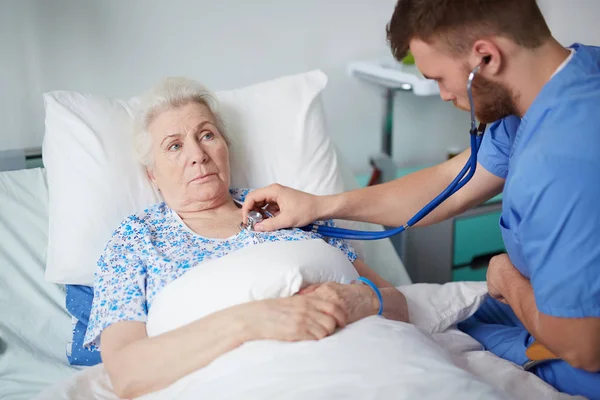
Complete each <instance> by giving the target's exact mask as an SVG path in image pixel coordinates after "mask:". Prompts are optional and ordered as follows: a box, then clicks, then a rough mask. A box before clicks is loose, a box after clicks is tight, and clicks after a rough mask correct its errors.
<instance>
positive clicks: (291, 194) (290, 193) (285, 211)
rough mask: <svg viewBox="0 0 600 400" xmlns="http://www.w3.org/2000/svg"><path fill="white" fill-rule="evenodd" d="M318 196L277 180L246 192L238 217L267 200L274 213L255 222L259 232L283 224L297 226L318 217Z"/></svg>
mask: <svg viewBox="0 0 600 400" xmlns="http://www.w3.org/2000/svg"><path fill="white" fill-rule="evenodd" d="M320 203H321V201H320V198H319V197H318V196H314V195H311V194H308V193H305V192H301V191H298V190H295V189H291V188H289V187H286V186H281V185H278V184H274V185H270V186H267V187H265V188H262V189H257V190H253V191H252V192H250V193H248V196H246V200H245V201H244V204H243V206H242V214H243V215H242V220H243V221H244V222H245V221H246V220H247V218H248V212H250V211H252V210H258V209H260V208H262V207H264V206H266V205H267V204H268V205H269V207H268V208H267V210H268V211H270V212H271V213H272V214H273V215H274V217H273V218H267V219H265V220H264V221H263V222H261V223H259V224H256V225H255V226H254V229H255V230H257V231H261V232H267V231H274V230H277V229H284V228H298V227H302V226H306V225H308V224H310V223H312V222H314V221H316V220H318V219H321V217H322V216H321V215H320V214H321V213H320V210H319V206H320Z"/></svg>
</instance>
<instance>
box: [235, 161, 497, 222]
mask: <svg viewBox="0 0 600 400" xmlns="http://www.w3.org/2000/svg"><path fill="white" fill-rule="evenodd" d="M469 156H470V150H465V151H464V152H463V153H461V154H459V155H458V156H456V157H453V158H452V159H450V160H447V161H445V162H443V163H441V164H439V165H436V166H433V167H429V168H426V169H423V170H420V171H417V172H414V173H412V174H410V175H407V176H404V177H402V178H398V179H396V180H393V181H391V182H387V183H384V184H380V185H375V186H370V187H366V188H362V189H356V190H352V191H348V192H344V193H340V194H336V195H330V196H313V195H310V194H306V193H302V192H299V191H296V190H293V189H290V188H287V187H284V186H281V185H271V186H268V187H266V188H263V189H258V190H255V191H252V192H250V193H249V194H248V196H247V198H246V201H245V202H244V205H243V208H242V209H243V212H244V219H245V218H246V216H247V213H248V211H250V210H252V209H253V208H255V207H256V206H262V205H264V204H266V203H270V204H274V203H276V204H277V205H278V207H279V213H278V214H277V213H276V214H277V215H276V216H275V217H274V218H269V219H266V220H265V221H263V222H262V223H261V224H259V225H257V227H256V228H257V230H264V231H271V230H275V229H281V228H288V227H300V226H305V225H308V224H309V223H312V222H313V221H317V220H326V219H346V220H354V221H364V222H371V223H375V224H382V225H387V226H400V225H403V224H405V223H406V222H407V221H408V220H409V219H410V218H411V217H412V216H413V215H414V214H415V213H416V212H418V211H419V210H420V209H421V208H422V207H423V206H425V205H426V204H427V203H429V202H430V201H431V200H433V199H434V198H435V197H436V196H437V195H438V194H439V193H440V192H442V191H443V190H444V189H445V188H446V187H447V186H448V185H449V184H450V182H452V180H454V178H455V177H456V176H457V175H458V173H459V172H460V171H461V170H462V168H463V167H464V165H465V163H466V162H467V160H468V158H469ZM503 185H504V179H502V178H499V177H497V176H496V175H493V174H492V173H490V172H488V171H487V170H486V169H485V168H483V167H482V166H481V165H479V164H478V166H477V169H476V172H475V174H474V176H473V178H472V179H471V180H470V181H469V183H467V184H466V185H465V186H464V187H463V188H462V189H461V190H459V191H458V192H457V193H455V194H454V195H453V196H452V197H450V198H449V199H448V200H446V201H445V202H444V203H442V204H441V205H440V206H439V207H438V208H437V209H435V210H434V211H433V212H431V213H430V214H429V215H428V216H427V217H426V218H424V219H423V220H422V221H421V222H420V223H419V224H418V225H429V224H434V223H437V222H440V221H443V220H445V219H447V218H449V217H452V216H454V215H457V214H460V213H462V212H464V211H465V210H467V209H469V208H471V207H473V206H475V205H477V204H480V203H483V202H484V201H487V200H489V199H490V198H492V197H493V196H495V195H497V194H498V193H500V192H501V191H502V187H503Z"/></svg>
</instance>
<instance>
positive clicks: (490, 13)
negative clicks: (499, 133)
mask: <svg viewBox="0 0 600 400" xmlns="http://www.w3.org/2000/svg"><path fill="white" fill-rule="evenodd" d="M387 38H388V42H389V44H390V46H391V49H392V53H393V55H394V57H395V58H396V59H397V60H402V59H403V58H404V57H405V55H406V54H407V52H408V51H409V50H410V51H411V53H412V54H413V56H414V58H415V63H416V66H417V68H418V69H419V70H420V71H421V73H422V74H423V75H424V76H425V77H428V78H431V79H434V80H436V81H437V83H438V86H439V88H440V96H441V97H442V99H443V100H444V101H452V102H453V103H454V105H455V106H456V107H458V108H460V109H463V110H466V111H468V110H469V109H470V106H469V99H468V96H467V80H468V76H469V73H470V72H471V71H472V70H473V69H474V68H475V67H476V66H477V65H480V64H481V68H480V70H479V73H478V74H477V75H476V77H475V79H474V81H473V87H472V90H473V98H474V103H475V112H476V116H477V119H478V120H479V121H481V122H484V123H490V122H493V121H496V120H498V119H500V118H503V117H505V116H507V115H511V114H515V115H518V111H519V110H517V105H516V101H517V99H518V98H519V96H520V92H519V88H518V87H516V86H517V85H516V84H515V79H514V78H515V76H518V74H519V72H520V71H519V70H522V69H523V68H522V66H523V64H524V63H526V62H527V60H528V59H531V57H523V55H524V54H527V53H529V55H531V54H533V53H535V51H536V50H537V49H539V48H541V47H542V46H543V45H544V44H545V43H546V42H547V41H548V40H549V39H551V33H550V30H549V29H548V26H547V25H546V22H545V20H544V17H543V15H542V13H541V11H540V9H539V8H538V6H537V3H536V1H535V0H399V1H398V3H397V5H396V9H395V11H394V14H393V16H392V18H391V20H390V22H389V24H388V25H387Z"/></svg>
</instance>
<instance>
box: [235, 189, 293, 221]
mask: <svg viewBox="0 0 600 400" xmlns="http://www.w3.org/2000/svg"><path fill="white" fill-rule="evenodd" d="M282 188H283V187H282V186H281V185H278V184H273V185H269V186H267V187H264V188H261V189H256V190H253V191H251V192H249V193H248V194H247V195H246V199H245V200H244V204H242V214H243V216H244V218H246V217H247V216H248V213H249V212H250V211H252V210H258V209H260V208H262V207H264V206H265V205H267V204H277V203H278V202H277V199H278V197H279V194H280V192H281V189H282Z"/></svg>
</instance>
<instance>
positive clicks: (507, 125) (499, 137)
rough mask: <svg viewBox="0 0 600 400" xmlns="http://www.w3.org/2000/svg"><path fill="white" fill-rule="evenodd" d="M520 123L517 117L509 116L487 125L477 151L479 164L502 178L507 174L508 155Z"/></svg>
mask: <svg viewBox="0 0 600 400" xmlns="http://www.w3.org/2000/svg"><path fill="white" fill-rule="evenodd" d="M520 123H521V120H520V118H519V117H515V116H509V117H506V118H504V119H501V120H499V121H496V122H494V123H493V124H491V125H490V126H488V128H487V130H486V132H485V134H484V135H483V139H482V141H481V147H480V148H479V152H478V153H477V161H478V162H479V164H481V166H483V168H485V169H486V170H488V171H489V172H491V173H492V174H494V175H496V176H498V177H500V178H502V179H506V175H507V174H508V157H509V155H510V150H511V148H512V145H513V140H514V137H515V135H516V133H517V129H519V125H520Z"/></svg>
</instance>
